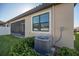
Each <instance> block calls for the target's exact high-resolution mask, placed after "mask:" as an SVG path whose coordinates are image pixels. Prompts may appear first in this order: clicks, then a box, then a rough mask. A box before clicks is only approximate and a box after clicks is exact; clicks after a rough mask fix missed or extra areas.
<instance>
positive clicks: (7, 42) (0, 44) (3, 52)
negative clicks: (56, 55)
mask: <svg viewBox="0 0 79 59" xmlns="http://www.w3.org/2000/svg"><path fill="white" fill-rule="evenodd" d="M23 39H24V38H17V37H14V36H12V35H4V36H0V56H8V55H9V51H10V48H11V47H12V46H13V45H14V44H17V43H19V42H21V41H22V40H23ZM74 43H75V44H74V46H75V48H76V49H77V50H78V51H79V32H76V33H75V41H74Z"/></svg>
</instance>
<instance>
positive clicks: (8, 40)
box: [0, 35, 22, 55]
mask: <svg viewBox="0 0 79 59" xmlns="http://www.w3.org/2000/svg"><path fill="white" fill-rule="evenodd" d="M21 40H22V39H21V38H17V37H14V36H12V35H5V36H0V55H9V51H10V48H11V47H12V46H13V45H14V44H16V43H19V42H21Z"/></svg>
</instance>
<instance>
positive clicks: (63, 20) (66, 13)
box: [10, 4, 74, 48]
mask: <svg viewBox="0 0 79 59" xmlns="http://www.w3.org/2000/svg"><path fill="white" fill-rule="evenodd" d="M73 8H74V4H59V5H56V6H52V7H50V8H47V9H44V10H41V11H39V12H36V13H33V14H31V15H29V16H26V17H23V18H20V19H18V20H15V21H13V22H11V23H14V22H17V21H20V20H25V37H31V36H36V35H51V36H52V37H53V39H54V41H56V40H58V39H59V37H60V28H61V27H63V28H64V29H63V35H62V39H61V40H60V41H59V42H58V43H57V46H60V47H62V46H66V47H69V48H74V39H73V19H74V18H73V10H74V9H73ZM47 11H49V13H50V17H49V18H50V24H49V26H50V32H46V33H45V32H33V31H32V17H33V16H35V15H39V14H42V13H44V12H47ZM11 23H10V24H11Z"/></svg>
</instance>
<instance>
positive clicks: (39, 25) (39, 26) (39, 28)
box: [32, 12, 49, 32]
mask: <svg viewBox="0 0 79 59" xmlns="http://www.w3.org/2000/svg"><path fill="white" fill-rule="evenodd" d="M45 14H48V22H41V20H40V16H41V15H45ZM34 17H39V19H38V20H39V23H34V21H33V18H34ZM43 23H44V24H45V23H48V27H45V28H47V29H48V30H41V28H42V27H41V24H43ZM35 24H38V30H34V25H35ZM32 31H41V32H49V12H46V13H43V14H40V15H37V16H33V17H32Z"/></svg>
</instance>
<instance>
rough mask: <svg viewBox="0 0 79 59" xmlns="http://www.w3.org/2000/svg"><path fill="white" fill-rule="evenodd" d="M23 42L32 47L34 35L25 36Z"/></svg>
mask: <svg viewBox="0 0 79 59" xmlns="http://www.w3.org/2000/svg"><path fill="white" fill-rule="evenodd" d="M25 42H26V43H27V45H28V46H29V47H32V48H33V47H34V37H27V38H26V39H25Z"/></svg>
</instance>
